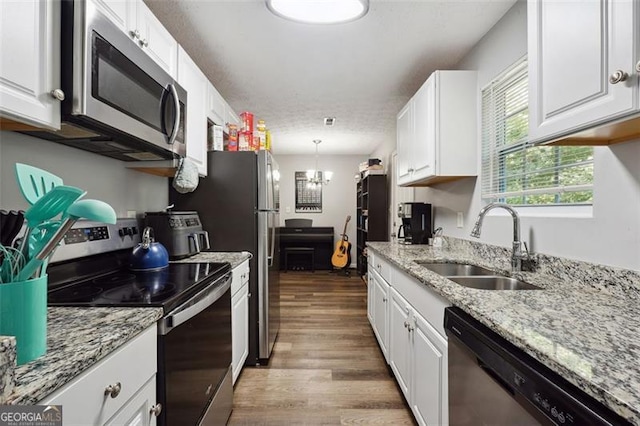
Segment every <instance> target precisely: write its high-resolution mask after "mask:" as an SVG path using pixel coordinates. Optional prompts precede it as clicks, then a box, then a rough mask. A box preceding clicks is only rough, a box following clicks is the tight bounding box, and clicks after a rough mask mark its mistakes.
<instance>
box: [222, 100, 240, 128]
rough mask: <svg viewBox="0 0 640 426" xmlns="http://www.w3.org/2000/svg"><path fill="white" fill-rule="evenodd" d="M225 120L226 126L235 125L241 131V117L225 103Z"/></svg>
mask: <svg viewBox="0 0 640 426" xmlns="http://www.w3.org/2000/svg"><path fill="white" fill-rule="evenodd" d="M225 106H226V108H225V118H224V121H225V123H226V124H235V125H236V126H238V130H240V117H239V116H238V114H236V112H235V111H234V110H233V109H232V108H231V106H229V104H228V103H226V102H225Z"/></svg>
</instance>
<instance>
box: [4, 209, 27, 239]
mask: <svg viewBox="0 0 640 426" xmlns="http://www.w3.org/2000/svg"><path fill="white" fill-rule="evenodd" d="M11 217H12V218H13V226H12V227H9V226H7V229H6V232H4V233H3V235H2V245H4V246H7V247H11V246H12V243H13V240H14V239H15V238H16V235H18V233H19V232H20V230H21V229H22V225H23V224H24V210H19V211H14V210H11Z"/></svg>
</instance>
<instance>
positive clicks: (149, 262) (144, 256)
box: [129, 226, 169, 271]
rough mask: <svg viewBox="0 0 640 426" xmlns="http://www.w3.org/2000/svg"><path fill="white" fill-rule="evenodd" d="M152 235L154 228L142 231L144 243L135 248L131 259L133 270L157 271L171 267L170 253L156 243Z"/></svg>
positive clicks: (130, 263)
mask: <svg viewBox="0 0 640 426" xmlns="http://www.w3.org/2000/svg"><path fill="white" fill-rule="evenodd" d="M152 233H153V228H152V227H150V226H147V227H146V228H144V231H142V242H141V243H140V244H138V245H137V246H136V247H134V249H133V252H131V256H130V258H129V268H130V269H131V270H133V271H149V270H157V269H162V268H166V267H167V266H168V265H169V252H167V249H166V248H165V247H164V246H163V245H162V244H160V243H157V242H155V241H154V238H153V235H152Z"/></svg>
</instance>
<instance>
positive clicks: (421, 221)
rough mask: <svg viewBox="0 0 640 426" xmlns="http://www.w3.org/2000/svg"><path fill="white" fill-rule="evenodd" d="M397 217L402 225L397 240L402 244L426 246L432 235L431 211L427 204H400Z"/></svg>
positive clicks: (429, 205)
mask: <svg viewBox="0 0 640 426" xmlns="http://www.w3.org/2000/svg"><path fill="white" fill-rule="evenodd" d="M398 217H399V218H401V219H402V225H400V229H398V239H399V240H400V242H402V243H404V244H427V243H428V242H429V238H431V235H432V233H433V209H432V207H431V204H427V203H400V204H399V205H398Z"/></svg>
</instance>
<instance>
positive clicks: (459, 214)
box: [456, 212, 464, 228]
mask: <svg viewBox="0 0 640 426" xmlns="http://www.w3.org/2000/svg"><path fill="white" fill-rule="evenodd" d="M457 222H458V223H457V224H456V226H457V227H458V228H462V227H464V217H463V216H462V212H458V220H457Z"/></svg>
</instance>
